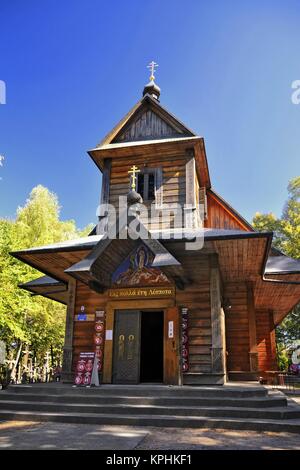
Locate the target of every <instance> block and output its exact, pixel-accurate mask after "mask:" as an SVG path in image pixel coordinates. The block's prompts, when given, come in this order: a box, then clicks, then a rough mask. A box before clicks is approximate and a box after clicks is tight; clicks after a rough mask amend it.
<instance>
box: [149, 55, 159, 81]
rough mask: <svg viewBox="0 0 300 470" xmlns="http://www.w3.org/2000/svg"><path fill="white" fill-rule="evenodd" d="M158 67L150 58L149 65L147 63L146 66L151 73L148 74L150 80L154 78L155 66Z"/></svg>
mask: <svg viewBox="0 0 300 470" xmlns="http://www.w3.org/2000/svg"><path fill="white" fill-rule="evenodd" d="M156 67H158V64H157V63H156V62H154V61H153V60H152V62H150V64H149V65H147V68H148V69H150V70H151V75H150V80H155V77H154V74H155V68H156Z"/></svg>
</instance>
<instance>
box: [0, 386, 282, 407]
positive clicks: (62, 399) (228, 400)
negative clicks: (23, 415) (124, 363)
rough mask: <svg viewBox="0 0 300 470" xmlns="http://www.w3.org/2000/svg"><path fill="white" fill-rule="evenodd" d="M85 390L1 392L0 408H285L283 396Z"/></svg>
mask: <svg viewBox="0 0 300 470" xmlns="http://www.w3.org/2000/svg"><path fill="white" fill-rule="evenodd" d="M84 392H85V390H82V389H81V393H80V394H64V395H54V394H49V395H46V394H44V395H41V394H36V393H33V392H32V393H26V394H21V393H11V392H10V391H9V390H8V391H5V392H2V393H0V405H1V402H2V401H7V400H10V401H27V402H52V403H73V404H75V403H77V404H80V403H83V404H85V403H87V402H88V403H89V404H95V405H97V404H98V405H105V404H112V405H113V404H120V405H131V404H136V405H145V406H149V405H156V406H204V407H205V406H213V407H218V406H221V407H223V406H227V407H238V408H263V409H264V408H274V407H283V406H286V405H287V400H286V398H285V397H284V396H280V397H272V396H263V397H256V396H255V397H246V398H232V397H222V398H219V397H217V398H216V397H200V398H198V397H193V396H192V397H179V398H178V397H177V396H169V397H157V396H155V395H152V396H146V397H137V396H125V395H123V396H121V395H114V396H110V395H101V394H100V395H97V394H93V395H91V394H89V395H86V393H84Z"/></svg>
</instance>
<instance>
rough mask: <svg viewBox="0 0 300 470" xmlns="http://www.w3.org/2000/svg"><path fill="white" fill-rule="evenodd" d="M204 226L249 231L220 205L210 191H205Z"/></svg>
mask: <svg viewBox="0 0 300 470" xmlns="http://www.w3.org/2000/svg"><path fill="white" fill-rule="evenodd" d="M205 227H209V228H220V229H227V230H234V229H237V230H246V231H250V229H249V227H247V226H246V225H245V224H244V223H243V222H242V220H239V218H238V217H237V216H235V215H234V214H233V213H231V211H230V210H229V209H228V208H226V207H225V206H224V205H222V203H221V202H220V201H218V199H217V198H216V197H215V196H213V194H212V193H211V192H210V191H208V192H207V220H206V221H205Z"/></svg>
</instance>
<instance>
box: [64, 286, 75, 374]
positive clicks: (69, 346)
mask: <svg viewBox="0 0 300 470" xmlns="http://www.w3.org/2000/svg"><path fill="white" fill-rule="evenodd" d="M75 301H76V281H75V279H70V281H69V284H68V304H67V312H66V330H65V342H64V348H63V365H62V381H63V382H72V379H73V374H72V356H73V328H74V314H75Z"/></svg>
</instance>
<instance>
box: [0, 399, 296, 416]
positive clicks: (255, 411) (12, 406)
mask: <svg viewBox="0 0 300 470" xmlns="http://www.w3.org/2000/svg"><path fill="white" fill-rule="evenodd" d="M1 408H2V409H3V410H4V411H5V410H10V411H14V410H20V411H29V412H30V411H32V412H52V411H57V412H63V413H69V412H73V413H93V414H98V415H99V414H112V415H114V414H122V415H124V414H126V415H127V414H130V415H131V416H134V415H135V416H137V415H149V414H150V415H160V416H161V415H168V416H169V415H172V416H176V415H177V416H185V417H187V418H190V417H199V416H200V417H204V416H210V417H213V416H218V417H222V418H223V417H230V418H231V417H232V418H234V417H236V418H255V419H257V418H261V419H298V418H300V409H299V410H295V409H294V408H292V407H281V408H266V409H259V408H250V407H248V408H237V407H228V406H227V407H222V408H221V407H219V408H216V407H208V406H206V407H203V406H201V407H200V406H198V407H192V406H172V407H170V406H168V407H164V406H157V405H148V406H145V405H137V404H132V405H124V404H115V405H99V404H90V403H85V404H75V403H53V402H51V401H49V402H43V403H41V402H30V401H25V400H24V401H11V400H7V401H4V400H3V401H2V402H1ZM0 412H1V410H0Z"/></svg>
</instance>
